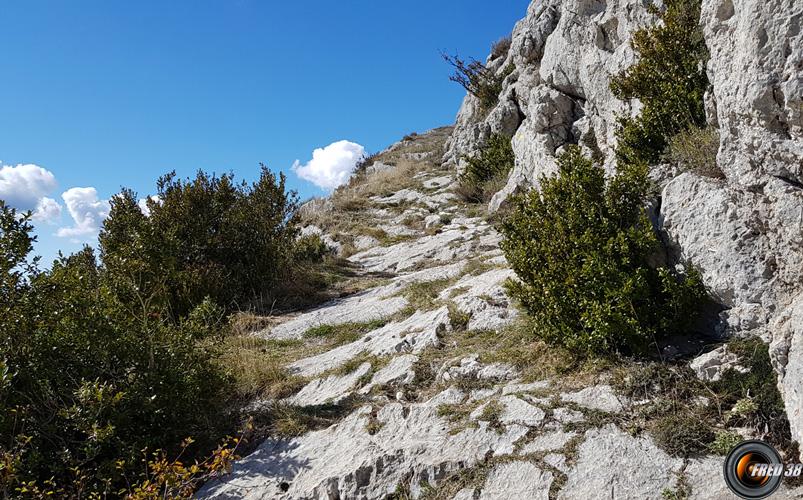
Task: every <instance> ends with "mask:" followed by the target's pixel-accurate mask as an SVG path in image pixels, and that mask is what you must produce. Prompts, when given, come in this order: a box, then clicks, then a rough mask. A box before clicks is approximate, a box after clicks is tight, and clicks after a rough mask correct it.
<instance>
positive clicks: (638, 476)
mask: <svg viewBox="0 0 803 500" xmlns="http://www.w3.org/2000/svg"><path fill="white" fill-rule="evenodd" d="M682 466H683V460H681V459H678V458H672V457H670V456H669V455H667V454H666V453H664V452H663V451H661V450H660V449H658V448H656V447H655V445H654V444H652V443H650V442H649V441H647V440H645V439H643V438H634V437H632V436H630V435H629V434H627V433H625V432H624V431H622V430H620V429H617V428H616V427H614V426H612V425H609V426H607V427H603V428H602V429H594V430H592V431H589V432H588V433H587V434H586V440H585V441H584V442H583V444H581V445H580V448H579V449H578V457H577V464H576V465H575V466H574V467H573V468H572V470H571V471H570V473H569V475H568V476H569V480H568V481H567V483H566V486H564V488H563V489H562V490H561V492H560V496H559V498H565V499H570V498H600V496H603V495H604V497H605V498H617V499H619V498H622V499H633V500H636V499H641V498H661V496H662V492H663V491H664V490H665V489H669V490H671V489H672V488H673V486H674V484H675V479H676V477H675V474H676V473H677V472H679V471H680V470H681V468H682ZM720 467H721V464H720ZM612 470H627V471H629V473H628V474H611V473H610V471H612ZM606 471H608V472H609V473H607V474H606Z"/></svg>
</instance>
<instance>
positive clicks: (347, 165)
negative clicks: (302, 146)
mask: <svg viewBox="0 0 803 500" xmlns="http://www.w3.org/2000/svg"><path fill="white" fill-rule="evenodd" d="M364 156H365V148H364V147H362V146H360V145H359V144H356V143H354V142H349V141H337V142H333V143H332V144H330V145H328V146H326V147H325V148H318V149H316V150H315V151H313V152H312V160H310V161H309V162H308V163H307V164H306V165H301V162H299V161H298V160H296V162H295V163H293V171H294V172H295V173H296V175H298V176H299V177H301V178H302V179H304V180H307V181H310V182H311V183H313V184H315V185H316V186H318V187H321V188H323V189H328V190H332V189H334V188H336V187H338V186H340V185H342V184H345V183H346V182H348V180H349V177H351V174H352V172H354V167H355V166H357V162H359V161H360V159H362V158H363V157H364Z"/></svg>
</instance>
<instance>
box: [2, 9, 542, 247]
mask: <svg viewBox="0 0 803 500" xmlns="http://www.w3.org/2000/svg"><path fill="white" fill-rule="evenodd" d="M528 3H529V2H528V1H526V0H507V1H505V2H493V1H490V0H485V1H479V0H438V1H432V0H429V1H418V0H414V1H406V2H385V1H376V0H373V1H364V0H359V1H341V2H334V1H328V2H323V1H320V2H288V1H281V2H279V1H256V0H228V1H225V0H218V1H204V0H192V1H189V0H187V1H170V2H157V1H136V2H109V1H74V2H65V1H60V0H59V1H56V0H53V1H36V0H26V1H7V0H6V1H3V2H2V4H0V17H1V18H2V19H3V21H4V22H3V25H4V29H3V36H2V40H3V43H2V48H0V72H2V75H3V83H2V85H0V109H2V113H3V119H2V120H0V160H1V161H2V167H0V193H4V196H5V197H6V198H7V199H10V201H11V203H12V204H16V205H19V206H21V208H34V207H33V206H32V205H33V204H36V205H37V206H40V208H42V207H44V209H47V210H45V211H43V212H42V213H43V215H42V217H43V218H48V219H49V221H48V222H45V221H44V220H42V221H39V222H38V223H37V227H38V228H37V234H38V236H39V240H40V242H39V244H38V246H37V252H38V253H39V254H42V255H43V256H44V257H45V259H46V260H50V259H52V258H53V257H54V256H55V255H56V252H57V251H58V250H59V249H62V250H64V251H65V252H67V253H69V252H72V251H75V250H76V249H78V248H80V245H81V244H82V243H81V242H83V241H89V242H91V241H93V240H94V239H95V234H94V233H93V231H92V229H93V228H94V227H96V226H97V225H98V224H99V223H100V219H98V217H101V218H102V212H103V210H102V206H104V203H105V201H104V200H107V199H108V198H109V197H110V196H111V195H113V194H114V193H116V192H118V191H119V189H120V187H121V186H126V187H130V188H132V189H134V190H135V191H137V192H138V193H139V194H140V195H141V196H143V197H144V196H145V195H148V194H151V193H152V192H153V190H154V183H155V180H156V178H157V177H159V176H160V175H161V174H163V173H165V172H168V171H170V170H176V171H177V172H178V174H179V175H180V176H182V177H186V176H189V175H192V174H193V173H194V172H195V171H196V170H197V169H204V170H206V171H214V172H227V171H233V172H234V173H235V174H236V175H237V176H238V177H240V178H246V179H253V178H254V177H255V176H256V175H257V174H258V171H259V162H264V163H266V164H267V165H268V166H270V167H271V168H272V169H274V170H281V171H284V172H286V173H287V174H288V180H289V186H290V187H291V188H293V189H296V190H297V191H298V192H299V194H300V195H301V196H302V197H303V198H306V197H309V196H312V195H318V194H322V193H324V192H325V191H324V190H322V189H321V188H319V187H316V186H315V185H313V184H311V183H309V182H307V181H305V180H303V179H300V178H299V177H298V176H297V175H296V173H295V172H292V171H291V166H292V165H293V163H294V161H296V160H300V162H301V163H302V164H305V163H307V162H309V161H310V159H311V158H312V153H313V150H315V149H316V148H323V147H325V146H327V145H329V144H331V143H334V142H336V141H341V140H347V141H351V142H354V143H358V144H360V145H362V146H364V147H365V149H366V150H367V151H369V152H375V151H378V150H381V149H382V148H384V147H385V146H387V145H389V144H391V143H392V142H394V141H396V140H398V139H399V138H400V137H401V136H403V135H404V134H406V133H409V132H412V131H423V130H426V129H428V128H431V127H435V126H439V125H446V124H450V123H452V122H453V120H454V117H455V114H456V113H457V109H458V107H459V104H460V100H461V99H462V97H463V91H462V89H461V88H460V87H459V86H458V85H457V84H454V83H452V82H450V81H449V80H448V75H449V67H448V66H447V65H446V64H445V63H444V62H443V60H442V59H441V58H440V51H441V50H445V51H447V52H450V53H454V52H459V53H460V54H461V55H462V56H474V57H477V58H484V57H485V56H486V55H487V52H488V48H489V46H490V43H491V42H492V41H493V40H495V39H497V38H499V37H501V36H503V35H505V34H507V33H509V32H510V30H511V28H512V27H513V24H514V23H515V22H516V21H517V20H518V19H520V18H521V17H523V16H524V14H525V11H526V8H527V5H528ZM18 165H27V167H26V168H25V169H22V168H20V169H18V168H17V166H18ZM34 166H35V167H39V168H40V170H36V168H35V167H34ZM2 169H5V170H2ZM3 176H4V177H3ZM4 182H5V184H3V183H4ZM72 188H94V192H93V191H92V190H90V189H83V190H72ZM63 194H64V196H62V195H63ZM42 198H49V199H50V200H52V201H50V202H44V205H42V203H43V202H42V201H41V200H42ZM34 199H36V200H39V201H37V202H36V203H34ZM22 205H27V206H22ZM56 205H58V207H56ZM69 207H73V208H74V209H75V211H76V213H77V214H78V218H77V219H75V220H74V218H73V217H72V216H71V212H70V210H69ZM99 207H100V208H99ZM58 208H60V209H61V215H60V216H59V215H58ZM93 210H94V211H95V212H93ZM98 213H100V215H99V216H98ZM45 214H47V217H45ZM93 214H94V215H93ZM93 217H95V218H94V219H93ZM57 233H61V236H58V235H57Z"/></svg>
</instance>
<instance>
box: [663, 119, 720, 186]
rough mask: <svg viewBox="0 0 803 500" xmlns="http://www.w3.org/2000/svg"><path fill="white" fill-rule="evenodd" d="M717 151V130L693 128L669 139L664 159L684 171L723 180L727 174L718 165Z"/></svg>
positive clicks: (712, 128)
mask: <svg viewBox="0 0 803 500" xmlns="http://www.w3.org/2000/svg"><path fill="white" fill-rule="evenodd" d="M717 151H719V132H718V131H717V129H715V128H714V127H706V128H697V127H691V128H689V129H687V130H683V131H681V132H678V133H677V134H675V135H674V136H672V137H671V138H670V139H669V146H668V148H667V150H666V153H665V155H664V158H665V159H666V160H667V161H668V162H670V163H672V164H674V165H677V166H678V167H680V168H681V169H682V170H684V171H689V172H694V173H695V174H697V175H702V176H704V177H713V178H714V179H723V178H724V177H725V174H724V173H723V172H722V169H720V168H719V166H718V165H717Z"/></svg>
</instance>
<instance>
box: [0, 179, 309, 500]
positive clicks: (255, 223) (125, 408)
mask: <svg viewBox="0 0 803 500" xmlns="http://www.w3.org/2000/svg"><path fill="white" fill-rule="evenodd" d="M296 206H297V204H296V198H295V194H294V193H292V192H290V193H287V192H286V191H285V186H284V178H283V177H281V176H280V177H278V178H277V177H276V176H274V175H273V174H271V173H270V172H269V171H268V170H267V169H264V168H263V171H262V175H261V177H260V179H259V180H258V181H257V182H255V183H254V184H251V185H247V184H245V183H240V184H237V183H235V182H234V179H233V177H232V176H231V175H224V176H222V177H215V176H209V175H206V174H204V173H202V172H199V174H198V175H197V177H196V178H195V179H193V180H189V181H179V180H177V179H176V178H175V176H174V175H172V174H171V175H168V176H165V177H163V178H162V179H161V180H160V181H159V183H158V201H155V200H151V201H150V202H149V203H148V208H149V212H150V213H149V215H145V214H143V212H142V210H141V209H140V207H138V206H137V202H136V196H135V195H134V193H133V192H131V191H128V190H124V191H123V192H122V193H121V194H120V195H118V196H116V197H114V198H113V200H112V210H111V213H110V216H109V218H108V219H107V220H106V222H105V224H104V227H103V230H102V233H101V238H100V255H101V260H100V261H98V259H96V257H95V254H94V252H93V250H91V249H90V248H88V247H87V248H84V249H83V250H82V251H80V252H78V253H76V254H73V255H70V256H67V257H64V256H62V257H60V258H59V259H58V260H56V261H55V262H54V263H53V265H52V267H51V269H49V270H45V271H42V270H40V269H39V268H38V265H37V261H36V259H31V258H30V252H31V250H32V244H33V242H34V237H33V236H32V234H31V233H32V230H33V228H32V226H31V224H30V222H29V220H30V214H20V213H17V212H16V211H15V210H13V209H11V208H9V207H7V206H6V205H5V204H4V203H2V201H0V254H2V258H1V259H0V496H3V497H7V496H18V495H29V496H30V495H33V496H46V495H51V496H56V497H83V496H98V497H100V496H120V495H130V496H132V497H134V498H151V497H153V498H155V497H157V496H159V497H161V496H162V495H166V496H168V497H170V496H187V495H189V494H190V493H191V490H192V489H193V488H194V487H195V486H196V485H197V484H198V479H199V478H201V477H206V476H208V475H210V474H217V473H218V472H220V471H221V470H223V469H225V468H226V467H228V463H230V461H231V457H232V453H233V451H232V446H234V445H232V444H231V443H232V441H228V442H227V443H228V444H224V446H222V447H218V448H217V449H216V448H215V446H216V443H217V442H219V440H220V439H221V438H222V437H223V436H224V435H225V434H226V433H227V432H229V431H231V430H235V429H233V428H232V424H231V423H230V422H229V421H230V420H231V418H230V417H226V412H227V411H228V410H227V409H226V406H227V404H229V403H230V402H231V394H233V393H235V392H236V391H234V388H233V381H232V379H231V377H230V376H229V374H228V370H227V368H226V366H225V364H224V363H221V362H220V361H219V359H220V358H219V352H218V347H217V345H218V342H217V341H218V339H220V338H221V337H222V334H223V333H224V332H225V331H226V330H227V328H228V327H227V325H226V320H225V317H226V312H227V309H230V308H234V307H236V306H238V305H241V304H244V303H247V302H249V301H253V300H254V299H255V298H257V297H259V296H260V295H263V296H271V294H274V291H275V289H276V287H278V286H280V285H281V284H282V280H284V279H287V276H288V273H287V271H286V269H287V268H292V267H293V265H294V263H295V262H296V261H298V262H303V263H304V265H308V264H309V263H310V262H312V261H315V260H319V259H320V258H321V257H322V255H323V254H324V252H325V250H324V246H323V244H322V242H321V241H320V238H317V237H307V238H302V239H300V240H296V236H297V230H296V227H295V210H296ZM189 436H192V437H194V438H195V441H194V442H192V441H187V440H186V438H187V437H189ZM143 450H147V451H143ZM209 453H212V455H211V456H210V458H208V459H206V460H200V461H199V462H198V465H197V466H189V465H188V466H186V467H185V466H184V465H183V464H186V463H192V461H193V460H195V459H196V458H199V457H205V456H208V454H209ZM178 455H180V456H181V457H182V458H181V461H178V460H174V459H172V458H170V457H175V456H178ZM143 460H144V462H143ZM205 475H206V476H205Z"/></svg>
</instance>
